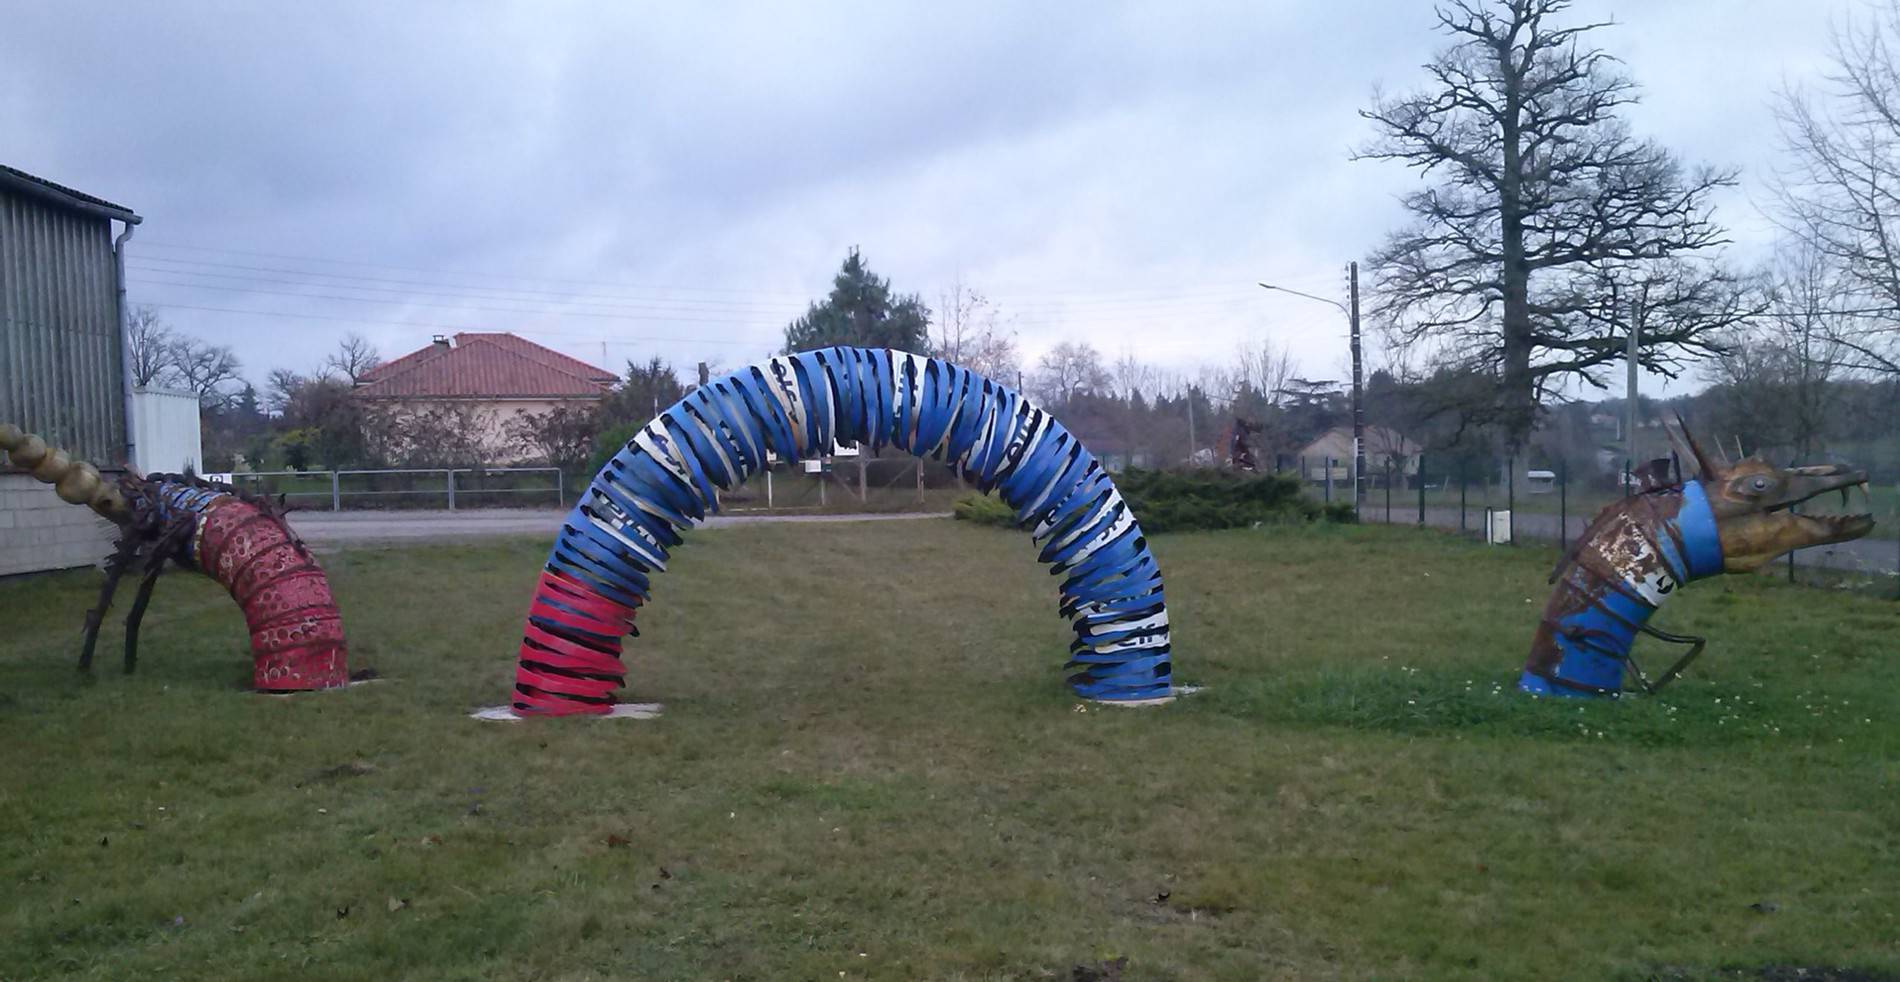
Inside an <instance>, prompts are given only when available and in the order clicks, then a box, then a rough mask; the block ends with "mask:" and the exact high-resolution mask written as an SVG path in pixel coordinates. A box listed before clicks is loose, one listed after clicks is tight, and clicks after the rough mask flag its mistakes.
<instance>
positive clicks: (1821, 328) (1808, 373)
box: [1711, 243, 1855, 460]
mask: <svg viewBox="0 0 1900 982" xmlns="http://www.w3.org/2000/svg"><path fill="white" fill-rule="evenodd" d="M1839 278H1840V271H1839V270H1838V269H1836V268H1835V267H1834V266H1833V265H1832V263H1831V262H1830V260H1829V258H1828V257H1827V256H1826V255H1824V254H1822V253H1821V252H1820V251H1818V250H1816V249H1814V248H1812V247H1810V246H1808V245H1806V244H1805V243H1794V244H1792V245H1791V246H1789V247H1784V248H1783V249H1782V251H1781V252H1780V253H1779V254H1778V255H1777V256H1776V260H1775V265H1774V267H1773V268H1772V269H1770V270H1769V271H1768V280H1769V284H1770V295H1771V296H1772V298H1773V300H1772V307H1771V309H1770V311H1769V315H1768V316H1766V317H1763V318H1759V319H1757V320H1755V321H1752V322H1750V324H1749V325H1748V326H1747V327H1746V328H1743V329H1739V330H1736V331H1734V332H1732V334H1731V336H1730V337H1729V338H1728V340H1727V344H1726V345H1725V349H1726V350H1725V351H1724V353H1723V355H1722V357H1721V359H1720V360H1718V361H1717V362H1716V364H1715V368H1714V371H1713V372H1712V373H1711V375H1712V377H1713V380H1714V381H1715V383H1716V386H1715V390H1714V391H1713V392H1712V395H1715V396H1716V397H1717V398H1716V400H1715V401H1716V409H1717V415H1718V417H1719V418H1718V420H1717V425H1718V428H1719V430H1720V431H1722V432H1727V433H1729V434H1731V435H1733V436H1738V437H1742V438H1745V439H1746V440H1747V441H1748V444H1749V445H1750V446H1759V447H1778V448H1782V449H1785V450H1787V451H1789V452H1791V453H1793V454H1794V455H1795V456H1796V457H1797V458H1798V459H1804V460H1805V459H1810V458H1812V456H1813V455H1814V454H1816V453H1818V452H1819V451H1821V450H1822V449H1824V448H1825V445H1826V441H1827V435H1828V430H1829V425H1830V422H1831V421H1832V420H1833V417H1834V415H1835V412H1836V410H1837V409H1839V408H1840V404H1841V402H1842V399H1843V398H1844V396H1845V394H1846V391H1845V389H1844V387H1843V386H1842V385H1841V384H1840V383H1841V381H1842V379H1843V378H1844V377H1845V376H1847V375H1848V374H1849V373H1850V372H1851V371H1852V369H1853V368H1854V363H1855V352H1854V351H1853V350H1852V349H1851V348H1849V347H1848V346H1846V345H1844V344H1842V343H1841V342H1840V341H1839V340H1837V339H1838V337H1839V336H1840V335H1841V334H1842V333H1843V330H1842V322H1843V321H1850V320H1852V318H1851V317H1846V316H1843V315H1841V314H1839V313H1836V312H1835V311H1834V309H1833V308H1834V307H1835V306H1836V305H1837V298H1838V295H1839V293H1840V291H1841V285H1840V283H1839Z"/></svg>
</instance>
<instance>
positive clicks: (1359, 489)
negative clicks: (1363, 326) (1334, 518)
mask: <svg viewBox="0 0 1900 982" xmlns="http://www.w3.org/2000/svg"><path fill="white" fill-rule="evenodd" d="M1346 272H1347V275H1348V277H1349V278H1350V281H1351V286H1352V290H1351V299H1352V306H1350V307H1348V306H1346V305H1345V304H1343V303H1340V302H1339V301H1337V300H1328V299H1326V298H1325V297H1316V296H1314V295H1312V294H1310V293H1304V292H1301V291H1299V290H1295V289H1293V288H1292V287H1285V286H1274V285H1273V284H1271V283H1262V284H1260V287H1261V288H1262V289H1266V290H1274V291H1277V292H1279V293H1291V294H1293V295H1294V296H1296V297H1305V298H1306V299H1308V300H1318V301H1319V302H1320V303H1329V304H1332V305H1333V306H1335V307H1338V308H1339V311H1340V313H1342V314H1345V315H1346V321H1347V323H1349V324H1350V325H1351V327H1352V333H1351V335H1350V337H1351V339H1352V510H1353V514H1355V515H1356V514H1358V513H1359V508H1360V506H1361V505H1364V504H1365V503H1366V484H1365V481H1366V405H1365V403H1366V400H1365V374H1364V367H1363V364H1362V362H1361V360H1360V348H1359V264H1358V263H1356V262H1353V263H1347V264H1346ZM1327 466H1328V467H1331V466H1332V465H1330V464H1328V465H1327ZM1302 470H1304V468H1302ZM1329 473H1330V472H1329ZM1422 479H1423V476H1422V475H1421V480H1422Z"/></svg>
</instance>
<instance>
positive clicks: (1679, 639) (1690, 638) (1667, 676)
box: [1632, 624, 1709, 695]
mask: <svg viewBox="0 0 1900 982" xmlns="http://www.w3.org/2000/svg"><path fill="white" fill-rule="evenodd" d="M1642 629H1643V633H1644V634H1647V635H1649V636H1650V637H1652V638H1655V639H1657V640H1659V641H1667V642H1669V643H1670V644H1686V645H1689V646H1690V647H1689V651H1688V653H1687V654H1685V655H1683V656H1682V657H1681V658H1678V659H1676V663H1675V664H1674V665H1671V666H1669V670H1668V671H1666V672H1664V673H1662V674H1661V675H1659V676H1657V677H1656V681H1655V682H1650V681H1649V680H1648V679H1644V678H1642V670H1641V669H1638V670H1637V678H1639V679H1642V682H1643V690H1644V691H1646V692H1648V693H1649V694H1650V695H1655V694H1656V693H1657V692H1659V691H1661V689H1662V687H1663V686H1665V685H1668V684H1669V683H1671V682H1674V681H1675V680H1676V678H1677V677H1678V676H1680V675H1681V674H1682V673H1683V672H1684V671H1685V670H1687V669H1688V667H1689V663H1690V662H1692V661H1695V660H1696V656H1698V655H1700V654H1702V647H1703V646H1704V645H1706V644H1708V643H1709V639H1708V638H1704V637H1697V636H1696V635H1693V634H1670V633H1669V632H1668V631H1662V630H1658V629H1656V628H1653V627H1650V626H1649V625H1648V624H1644V625H1643V626H1642ZM1632 664H1633V662H1632Z"/></svg>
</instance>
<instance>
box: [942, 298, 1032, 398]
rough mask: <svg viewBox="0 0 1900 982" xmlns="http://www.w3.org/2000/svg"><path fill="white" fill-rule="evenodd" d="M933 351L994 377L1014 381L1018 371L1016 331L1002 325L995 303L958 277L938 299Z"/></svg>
mask: <svg viewBox="0 0 1900 982" xmlns="http://www.w3.org/2000/svg"><path fill="white" fill-rule="evenodd" d="M933 348H934V350H933V352H932V353H933V354H935V355H936V356H937V357H939V358H944V359H947V360H949V361H951V362H954V363H955V364H958V365H961V366H963V367H965V368H968V369H970V370H971V371H974V372H979V373H981V374H983V375H987V376H989V377H990V378H993V379H1002V380H1005V381H1011V382H1013V381H1014V380H1015V378H1016V375H1017V373H1018V372H1019V371H1021V365H1020V364H1019V363H1018V362H1017V360H1016V332H1015V331H1013V330H1010V329H1009V328H1008V327H1006V326H1005V325H1004V322H1003V319H1002V316H1001V313H1000V312H999V311H998V310H997V308H996V303H995V302H994V301H992V300H991V299H990V298H988V297H986V296H984V295H983V294H981V293H978V292H977V291H975V290H973V289H971V288H970V287H969V286H967V285H966V284H964V282H963V281H962V280H961V279H959V280H957V281H956V282H954V283H952V284H950V289H948V290H946V291H944V293H943V295H942V296H941V297H939V298H938V302H937V337H936V339H935V343H934V345H933Z"/></svg>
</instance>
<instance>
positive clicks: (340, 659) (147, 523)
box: [0, 423, 350, 692]
mask: <svg viewBox="0 0 1900 982" xmlns="http://www.w3.org/2000/svg"><path fill="white" fill-rule="evenodd" d="M0 449H3V450H5V451H6V452H7V454H8V456H9V457H10V459H11V460H12V462H13V464H14V465H15V466H18V467H23V468H26V469H27V470H29V471H30V472H31V473H32V475H33V477H34V478H36V479H38V480H39V481H42V482H44V483H46V484H51V485H53V486H54V490H55V491H56V492H57V493H58V494H59V497H60V499H61V500H63V501H66V502H68V503H70V504H75V505H86V506H89V507H90V508H91V509H92V510H93V511H94V512H97V513H98V514H99V515H101V516H103V517H105V518H107V519H110V520H111V521H112V522H114V523H115V524H117V525H118V526H119V542H118V546H117V548H115V549H114V550H113V553H112V555H111V557H110V558H108V559H107V560H106V581H105V584H104V586H102V587H101V588H100V592H99V604H98V606H96V607H94V608H93V609H92V610H90V611H88V612H87V613H86V632H85V641H84V643H83V646H82V647H81V649H80V653H79V667H80V669H81V670H82V671H89V670H91V668H92V654H93V648H94V647H95V646H96V644H97V642H98V640H99V626H100V622H101V621H103V620H104V619H105V612H106V609H107V608H108V607H110V606H111V604H112V595H113V593H114V592H115V591H116V590H117V589H118V585H119V580H120V578H121V577H123V576H124V575H125V574H126V572H127V571H129V570H131V569H132V568H133V567H135V566H137V567H140V568H141V573H142V576H141V579H140V581H139V588H138V594H137V595H136V596H135V597H134V598H133V601H132V608H131V610H130V611H128V612H127V614H126V618H125V670H126V671H127V672H131V671H132V670H133V669H134V668H135V667H137V665H138V640H139V624H140V622H141V621H142V620H143V619H144V617H145V607H146V605H147V604H148V603H150V602H151V599H152V590H153V588H154V587H156V586H157V584H158V576H159V573H160V572H161V571H162V570H163V569H164V568H165V563H166V561H167V560H171V561H175V562H176V563H178V565H180V566H184V567H186V568H187V569H197V570H200V571H202V572H204V573H205V574H206V575H208V576H210V577H211V578H212V579H214V580H216V581H218V583H219V584H221V585H223V586H224V588H225V589H226V590H228V591H230V593H231V599H233V600H236V601H237V603H238V607H239V608H240V609H241V610H243V612H244V622H245V625H246V626H247V627H249V629H250V632H251V658H252V664H253V672H252V678H253V680H254V682H255V684H256V686H257V688H258V689H260V690H264V691H269V692H285V691H293V690H299V689H326V688H331V687H334V686H339V685H344V684H346V683H348V682H349V681H350V678H349V671H348V667H347V656H348V652H347V647H346V645H345V644H344V640H343V618H342V615H340V614H339V613H338V612H337V609H336V601H335V600H334V599H332V598H331V596H330V581H329V579H328V578H327V577H325V576H324V574H323V569H322V568H321V567H319V566H318V565H317V562H316V560H315V559H313V558H311V556H310V552H309V550H307V549H305V548H304V545H303V542H302V540H300V539H298V538H297V535H296V533H294V532H292V531H291V530H290V527H289V526H288V525H286V524H285V523H284V519H283V514H282V512H281V511H280V509H279V506H278V503H277V502H274V501H272V500H271V499H269V498H261V497H256V496H253V495H247V494H244V493H242V492H239V491H238V490H237V489H236V488H233V487H231V486H230V485H228V484H219V483H215V482H211V481H206V480H203V479H201V478H197V477H193V476H191V475H180V474H147V475H143V476H141V475H138V474H135V473H132V472H131V471H129V470H128V471H127V472H126V474H125V475H124V476H123V477H121V478H120V479H119V481H118V482H117V483H116V484H115V483H110V482H107V481H106V480H105V479H104V478H103V477H101V476H100V474H99V470H98V468H96V467H94V466H93V465H91V464H88V463H86V462H84V461H74V460H72V459H71V458H70V457H69V456H68V455H67V453H66V452H65V451H64V450H57V449H53V448H50V447H48V446H47V445H46V443H45V441H43V440H41V439H40V438H39V437H37V436H33V435H31V434H28V433H22V432H21V431H20V429H19V427H17V426H14V425H12V424H10V423H6V424H0Z"/></svg>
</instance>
